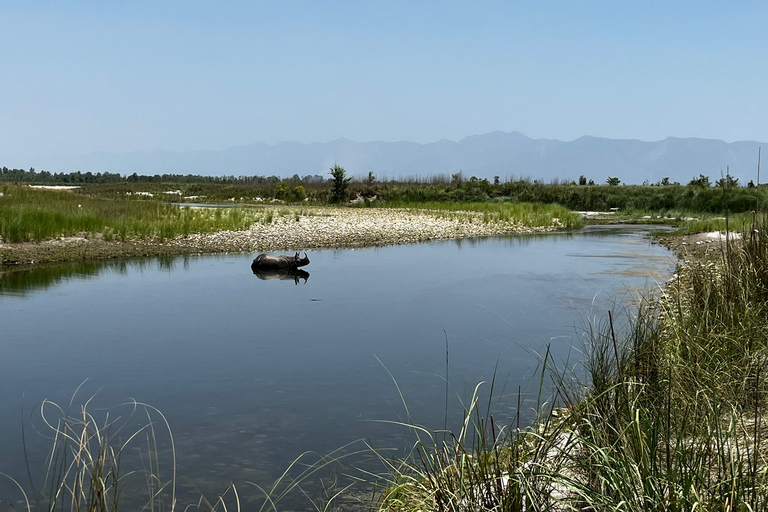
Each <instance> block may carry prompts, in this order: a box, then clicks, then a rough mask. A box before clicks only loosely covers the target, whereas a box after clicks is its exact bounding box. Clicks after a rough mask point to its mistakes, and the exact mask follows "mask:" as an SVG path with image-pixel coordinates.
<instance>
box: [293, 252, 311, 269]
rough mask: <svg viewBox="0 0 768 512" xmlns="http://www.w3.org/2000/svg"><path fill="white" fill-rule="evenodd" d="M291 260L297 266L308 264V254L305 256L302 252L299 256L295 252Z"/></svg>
mask: <svg viewBox="0 0 768 512" xmlns="http://www.w3.org/2000/svg"><path fill="white" fill-rule="evenodd" d="M293 261H294V263H295V265H296V266H297V267H303V266H304V265H309V256H307V253H304V257H303V258H299V253H298V252H297V253H296V255H295V256H294V257H293Z"/></svg>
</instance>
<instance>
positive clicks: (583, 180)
mask: <svg viewBox="0 0 768 512" xmlns="http://www.w3.org/2000/svg"><path fill="white" fill-rule="evenodd" d="M586 184H587V177H586V176H584V175H583V174H582V175H581V176H579V185H582V186H583V185H586Z"/></svg>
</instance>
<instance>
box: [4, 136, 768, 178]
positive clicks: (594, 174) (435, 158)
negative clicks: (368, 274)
mask: <svg viewBox="0 0 768 512" xmlns="http://www.w3.org/2000/svg"><path fill="white" fill-rule="evenodd" d="M761 145H765V144H760V143H758V142H733V143H726V142H724V141H721V140H712V139H699V138H685V139H683V138H673V137H670V138H667V139H664V140H661V141H656V142H644V141H640V140H632V139H606V138H600V137H589V136H585V137H581V138H579V139H576V140H573V141H570V142H564V141H559V140H552V139H531V138H529V137H526V136H525V135H523V134H521V133H519V132H511V133H507V132H500V131H497V132H492V133H487V134H484V135H472V136H469V137H466V138H464V139H462V140H460V141H449V140H440V141H437V142H432V143H429V144H417V143H414V142H354V141H351V140H347V139H337V140H333V141H330V142H326V143H309V144H305V143H299V142H280V143H278V144H275V145H269V144H263V143H254V144H249V145H245V146H235V147H231V148H228V149H225V150H220V151H184V152H172V151H164V150H157V151H150V152H133V153H126V154H113V153H102V152H100V153H92V154H90V155H83V156H74V157H73V156H69V157H53V156H51V157H46V158H41V159H40V160H41V161H39V162H36V164H35V167H36V168H37V169H38V170H40V169H45V170H48V171H51V172H72V171H82V172H87V171H91V172H94V173H95V172H102V171H109V172H118V173H121V174H131V173H133V172H136V173H138V174H166V173H172V174H203V175H224V174H226V175H234V176H240V175H276V176H280V177H287V176H292V175H293V174H298V175H300V176H304V175H307V174H322V175H326V174H327V172H328V168H329V167H330V166H331V165H333V164H334V163H338V164H339V165H341V166H343V167H345V168H346V169H347V171H348V172H349V173H350V174H351V175H356V176H363V175H367V174H368V172H369V171H372V172H373V173H374V174H375V175H377V176H379V177H381V178H385V177H386V178H393V177H408V176H429V175H439V174H453V173H455V172H458V171H462V172H463V174H464V175H465V176H466V177H469V176H473V175H474V176H477V177H479V178H487V179H489V180H492V179H493V177H494V176H500V177H501V179H502V180H504V179H506V178H509V177H512V176H516V177H520V176H523V177H530V178H532V179H542V180H545V181H549V180H552V179H554V178H560V179H565V180H577V179H578V177H579V176H580V175H585V176H586V177H587V178H589V179H594V180H595V182H597V183H603V182H605V180H606V178H607V177H608V176H617V177H619V178H620V179H621V180H622V182H625V183H642V182H643V181H645V180H648V181H650V182H656V181H659V180H661V179H662V178H664V177H669V178H670V179H671V180H672V181H680V182H683V183H687V182H688V181H690V180H691V178H692V177H694V176H698V175H699V174H704V175H707V176H710V177H711V178H712V179H713V181H714V180H715V179H717V178H719V177H720V175H721V173H725V172H726V167H729V168H730V172H731V174H732V175H734V176H736V177H738V178H739V179H740V180H741V181H742V183H744V184H746V182H748V181H749V180H750V179H752V180H755V179H756V170H757V156H758V147H759V146H761ZM2 165H6V166H9V165H8V164H5V163H3V164H2ZM9 167H10V166H9Z"/></svg>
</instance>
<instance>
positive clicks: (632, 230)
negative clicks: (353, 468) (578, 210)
mask: <svg viewBox="0 0 768 512" xmlns="http://www.w3.org/2000/svg"><path fill="white" fill-rule="evenodd" d="M646 235H647V229H646V228H642V227H623V228H615V227H612V228H605V227H593V228H589V229H587V230H584V231H583V232H580V233H571V234H548V235H535V236H525V237H489V238H475V239H464V240H457V241H445V242H435V243H425V244H418V245H406V246H396V247H383V248H369V249H354V250H352V249H349V250H321V251H311V252H309V257H310V259H311V264H310V265H309V266H308V267H306V270H307V271H308V272H309V274H310V275H309V277H308V279H307V280H306V282H304V279H299V280H298V283H297V282H296V281H295V280H294V279H290V278H289V279H287V280H286V279H268V280H263V279H259V278H258V277H257V276H255V275H253V274H252V272H251V270H250V262H251V260H252V259H253V257H254V256H255V255H254V254H243V255H216V256H185V257H178V258H164V259H144V260H133V261H120V262H109V263H99V264H77V265H66V266H61V267H54V268H46V269H41V270H39V271H34V272H28V273H16V274H10V275H5V276H3V277H2V278H1V279H0V321H1V323H2V331H1V332H2V336H1V338H0V353H2V359H3V363H4V371H3V372H2V374H0V389H2V396H1V398H0V404H2V407H0V453H2V454H3V457H1V458H0V471H2V472H5V473H9V474H12V475H17V476H19V477H21V476H22V475H23V474H25V469H24V466H23V460H24V458H23V457H24V454H23V451H22V449H21V423H22V418H26V419H24V421H27V422H34V419H33V415H32V416H31V415H30V413H29V411H30V410H31V409H32V408H33V407H34V406H35V405H36V404H39V403H40V401H41V400H42V399H43V398H50V399H53V400H56V401H59V402H67V401H68V400H69V397H70V396H71V394H72V393H73V392H74V390H75V389H76V388H77V387H78V385H80V384H81V383H82V382H83V381H84V380H85V379H88V380H87V382H86V383H85V384H84V386H83V390H82V392H81V393H82V394H83V395H84V396H86V397H87V396H89V395H91V394H96V396H97V399H96V400H95V404H97V405H99V406H109V405H115V404H118V403H121V402H122V401H124V400H125V399H126V398H128V397H133V398H136V399H138V400H140V401H143V402H147V403H150V404H152V405H153V406H155V407H157V408H158V409H160V410H161V411H163V413H164V414H165V415H166V417H167V418H168V421H169V422H170V424H171V426H172V428H173V432H174V436H175V439H176V443H177V451H178V461H179V472H180V473H181V474H183V475H186V476H187V477H189V478H191V479H192V480H193V481H194V482H195V484H196V485H197V486H198V487H199V488H200V490H203V491H205V492H206V493H209V494H215V492H217V491H220V490H222V489H223V488H224V487H226V485H227V483H228V482H230V481H233V480H234V481H242V480H248V479H250V480H254V481H259V483H262V484H266V483H268V482H269V481H271V479H272V478H274V477H275V476H277V475H278V474H279V473H280V472H281V471H282V470H283V469H284V468H285V467H286V466H287V464H288V463H289V462H290V461H291V460H293V459H294V458H295V457H296V456H297V455H298V454H300V453H301V452H303V451H305V450H318V451H320V452H328V451H331V450H333V449H335V448H337V447H339V446H341V445H343V444H345V443H348V442H350V441H353V440H356V439H363V438H366V439H369V440H370V441H371V442H372V443H373V444H375V445H376V446H381V447H384V446H394V447H402V446H404V445H405V444H406V443H405V441H404V439H403V431H402V429H399V428H396V427H393V426H392V425H390V424H385V423H381V422H377V421H375V420H382V419H383V420H396V419H398V418H405V411H404V407H403V404H402V401H401V399H400V396H399V393H398V387H397V386H396V385H395V384H394V383H393V379H394V380H395V381H396V382H397V385H398V386H399V388H400V390H402V393H403V395H404V397H405V400H406V401H407V404H408V407H409V409H410V411H411V413H412V415H413V418H412V420H413V421H414V422H417V423H420V424H423V425H425V426H427V427H429V428H431V429H438V428H441V427H442V426H443V424H444V422H445V375H446V343H447V348H448V354H449V357H448V359H449V363H448V381H449V384H450V388H451V389H450V394H451V395H457V396H460V397H464V396H467V395H468V394H469V393H471V391H472V389H474V386H475V385H476V384H477V383H478V382H480V381H489V380H491V379H492V378H493V376H494V372H496V380H497V387H496V390H497V391H496V395H497V397H496V400H495V402H494V404H495V405H494V408H495V415H496V418H497V420H498V421H500V422H512V421H514V418H515V416H516V413H517V393H518V388H519V387H520V388H521V389H522V391H523V393H524V397H523V398H524V399H528V401H525V402H524V404H525V405H524V411H523V416H524V418H529V417H530V408H531V407H533V403H532V402H531V400H532V399H531V397H532V396H535V392H536V389H535V388H537V386H538V383H537V382H535V381H534V382H532V380H533V376H534V375H535V370H536V368H537V367H538V364H539V362H540V358H539V356H537V354H541V353H543V352H544V351H545V350H547V347H550V350H551V351H552V353H553V354H554V357H555V358H556V359H557V360H558V361H565V360H569V361H571V363H573V362H575V361H577V360H578V359H579V358H580V357H581V356H580V351H579V348H580V347H579V345H578V337H577V336H576V333H577V332H578V331H579V330H580V328H581V327H583V325H584V323H585V322H586V321H588V320H589V318H591V317H593V316H595V315H596V316H598V317H602V316H603V315H605V314H606V311H607V309H608V308H611V307H613V306H614V305H615V304H616V303H617V302H620V301H622V300H623V297H624V296H625V295H626V294H628V293H632V292H634V291H636V290H647V289H652V288H654V287H657V285H658V283H660V282H663V281H665V280H666V279H668V278H669V276H670V275H671V273H672V271H673V269H674V264H675V260H674V258H673V257H672V256H671V254H670V253H668V252H667V251H666V250H664V249H662V248H660V247H658V246H656V245H653V244H652V243H651V242H650V239H649V238H648V237H647V236H646ZM390 374H391V375H390ZM488 388H489V386H486V387H485V388H484V389H488ZM449 403H450V405H449V412H450V414H449V423H450V424H451V425H453V426H455V425H456V424H457V422H458V421H459V420H460V417H461V407H460V405H459V403H458V400H457V399H455V398H454V397H453V396H452V398H451V399H450V402H449ZM22 411H26V412H25V413H24V416H23V415H22ZM30 436H33V438H34V434H30V432H29V431H28V432H27V437H28V438H29V437H30ZM38 437H39V436H38ZM38 459H39V456H38ZM33 462H35V463H37V462H39V460H36V461H33ZM0 498H2V496H0Z"/></svg>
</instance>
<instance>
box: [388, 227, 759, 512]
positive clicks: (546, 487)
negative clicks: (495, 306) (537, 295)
mask: <svg viewBox="0 0 768 512" xmlns="http://www.w3.org/2000/svg"><path fill="white" fill-rule="evenodd" d="M767 229H768V219H762V220H760V221H755V224H754V225H752V226H750V229H749V230H746V231H744V232H742V238H741V240H740V241H739V240H730V241H729V244H728V245H725V246H723V248H722V251H721V252H720V254H719V255H718V257H717V258H715V259H714V260H708V261H699V262H693V263H691V264H689V265H688V266H686V267H684V268H681V269H680V270H679V273H678V276H677V278H676V280H675V281H674V282H673V283H671V284H670V286H668V288H667V289H666V291H665V293H664V295H663V296H662V297H658V298H657V299H649V300H648V301H647V302H645V304H644V306H642V307H641V308H640V310H639V311H638V312H637V313H635V314H634V315H633V316H632V317H631V319H630V321H629V323H628V326H627V327H626V328H624V329H618V328H617V326H616V321H615V319H614V318H613V316H612V315H611V314H609V315H608V318H607V319H605V320H603V321H601V322H598V323H591V324H588V325H587V327H586V328H585V329H584V340H585V362H584V364H583V365H582V366H579V367H576V368H571V369H567V368H566V369H563V368H562V367H561V368H558V366H557V365H555V364H554V361H552V360H551V357H549V356H548V355H547V356H545V359H544V360H545V361H546V362H547V363H546V364H545V371H546V372H547V374H548V375H549V378H551V379H552V382H553V384H554V386H555V388H554V389H555V392H554V394H553V396H552V397H551V399H550V400H549V401H548V402H547V403H546V404H544V405H543V406H539V407H537V410H538V411H539V412H540V417H539V419H538V420H537V421H536V422H535V423H534V424H533V425H531V426H530V427H528V428H526V429H523V430H518V429H510V428H509V427H507V428H506V429H505V428H499V427H498V426H497V425H495V424H494V423H493V422H492V421H490V422H488V421H484V420H483V421H478V420H477V419H476V418H475V419H474V420H473V421H471V422H467V423H465V427H464V428H463V429H462V430H461V431H460V432H459V433H458V434H457V435H451V436H450V437H449V441H447V442H440V441H439V439H438V438H436V437H433V438H430V439H431V442H419V443H417V445H416V448H415V450H414V452H413V453H412V454H411V455H410V456H409V457H406V458H405V459H403V460H400V461H397V462H388V467H389V470H390V475H391V476H390V477H389V479H388V481H387V482H388V487H387V489H386V491H384V492H383V493H382V495H381V499H380V501H379V508H380V509H381V510H397V511H416V510H441V511H454V510H455V511H464V510H467V511H468V510H521V511H522V510H526V511H531V510H627V511H649V510H651V511H670V510H671V511H690V510H702V511H726V510H727V511H736V510H743V511H750V510H751V511H757V510H766V509H768V436H766V432H765V431H766V422H767V421H768V418H766V414H765V406H766V400H765V397H766V390H768V380H766V372H767V371H768V364H767V363H768V352H767V350H766V347H767V345H768V235H766V233H768V231H766V230H767ZM541 386H542V388H544V381H542V382H541ZM472 407H475V402H474V401H473V404H472ZM472 407H470V408H469V413H468V414H467V415H466V417H467V418H468V420H469V418H470V417H471V416H472ZM414 428H417V427H414ZM468 430H472V431H473V432H474V434H473V435H472V436H468V435H467V431H468Z"/></svg>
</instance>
